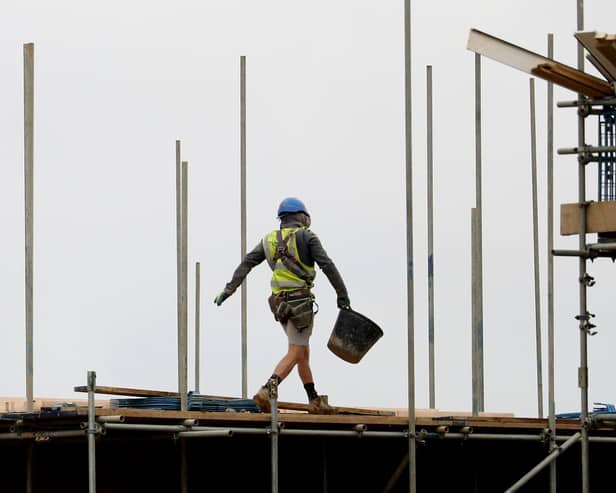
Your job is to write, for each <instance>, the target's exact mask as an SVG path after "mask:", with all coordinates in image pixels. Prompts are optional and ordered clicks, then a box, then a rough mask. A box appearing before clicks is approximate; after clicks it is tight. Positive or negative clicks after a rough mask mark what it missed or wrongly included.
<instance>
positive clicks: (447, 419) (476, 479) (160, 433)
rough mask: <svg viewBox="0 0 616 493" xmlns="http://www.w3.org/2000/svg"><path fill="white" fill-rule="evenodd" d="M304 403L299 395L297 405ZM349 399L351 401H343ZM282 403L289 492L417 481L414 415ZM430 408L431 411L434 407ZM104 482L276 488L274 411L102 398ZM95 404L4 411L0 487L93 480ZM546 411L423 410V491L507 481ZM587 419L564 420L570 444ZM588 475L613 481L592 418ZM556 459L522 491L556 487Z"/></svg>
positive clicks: (148, 488) (528, 463)
mask: <svg viewBox="0 0 616 493" xmlns="http://www.w3.org/2000/svg"><path fill="white" fill-rule="evenodd" d="M300 406H301V405H300ZM342 409H351V408H342ZM358 412H361V413H362V414H352V413H346V414H337V415H312V414H307V413H305V412H302V411H289V410H286V411H284V412H280V413H278V415H277V418H278V424H279V434H278V448H279V455H278V457H279V463H278V484H279V491H281V492H319V491H321V492H373V491H374V492H382V491H396V492H403V491H408V474H409V473H408V444H409V442H408V418H407V417H406V416H399V415H392V414H393V413H392V412H389V411H386V410H380V411H378V410H375V414H370V413H371V411H368V410H358ZM429 413H432V415H431V416H430V415H425V416H423V415H422V414H429ZM95 415H96V430H97V433H96V479H97V489H96V491H97V492H99V493H111V492H113V493H117V492H159V491H160V492H176V491H177V492H180V491H182V481H185V483H184V488H185V489H184V491H190V492H192V491H250V492H252V493H255V492H267V491H271V482H270V477H271V476H270V471H271V437H272V426H271V415H270V414H266V413H248V412H197V411H186V412H181V411H167V410H150V409H130V408H123V409H113V408H106V407H98V408H96V409H95ZM87 421H88V408H87V407H83V406H74V407H61V408H57V409H54V408H43V409H41V410H39V411H37V412H32V413H21V412H18V413H15V412H9V413H5V414H2V415H0V461H1V464H2V466H3V467H2V470H3V474H2V484H3V486H2V491H26V484H27V479H26V478H27V477H28V476H29V477H30V478H31V480H30V481H31V483H30V490H27V491H32V492H71V493H72V492H80V493H81V492H84V491H87V489H88V447H87ZM547 428H548V423H547V420H546V419H533V418H517V417H513V416H489V415H483V416H468V415H462V414H461V415H456V414H449V415H447V414H446V413H442V412H440V413H435V412H432V411H426V412H425V413H423V412H421V411H419V410H418V416H417V418H416V432H417V438H418V443H419V446H418V450H417V485H418V491H456V492H465V491H468V492H475V491H480V492H484V491H485V492H493V491H504V490H506V489H507V488H508V487H509V486H511V485H512V484H513V483H515V482H516V481H517V480H518V479H520V478H521V477H522V476H523V475H524V474H526V473H527V472H528V471H529V470H530V469H531V468H533V467H534V466H535V465H536V464H538V463H539V462H540V461H541V460H543V459H544V458H545V457H546V455H547V453H548V440H547V439H548V435H547V433H548V431H547ZM579 430H580V422H579V420H577V419H559V420H558V421H557V440H558V443H560V444H562V443H563V442H564V441H565V440H567V439H568V438H570V437H571V436H573V435H574V434H575V433H576V432H578V431H579ZM590 437H591V439H590V454H591V457H592V462H591V464H592V467H591V484H595V485H606V484H611V481H612V474H611V470H612V469H611V462H612V459H611V458H612V457H613V450H614V445H615V444H616V443H615V442H616V429H614V428H611V427H607V426H601V427H599V426H593V427H592V428H591V429H590ZM557 471H558V485H559V487H558V491H559V492H561V491H572V492H573V491H576V492H577V491H579V485H580V481H581V467H580V453H579V444H575V445H573V446H572V447H571V448H569V449H568V450H567V451H566V452H564V453H563V454H562V456H561V457H559V459H558V463H557ZM548 486H549V478H548V469H545V470H544V471H543V472H541V473H540V474H539V475H538V476H536V477H535V478H533V479H532V480H531V482H529V483H528V485H527V486H526V487H525V489H522V491H548Z"/></svg>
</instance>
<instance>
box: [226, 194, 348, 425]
mask: <svg viewBox="0 0 616 493" xmlns="http://www.w3.org/2000/svg"><path fill="white" fill-rule="evenodd" d="M278 219H279V220H280V228H279V229H277V230H274V231H272V232H271V233H269V234H267V235H266V236H265V237H264V238H263V240H262V241H260V242H259V244H258V245H257V246H256V247H255V248H253V250H252V251H251V252H249V253H248V254H247V255H246V256H245V257H244V259H243V260H242V262H241V263H240V265H239V266H238V267H237V269H235V272H234V273H233V278H232V279H231V281H230V282H229V283H228V284H227V285H226V286H225V289H223V290H222V292H221V293H220V294H219V295H218V296H216V298H215V300H214V303H216V305H218V306H220V305H221V304H222V302H223V301H225V300H226V299H227V298H228V297H229V296H231V295H232V294H233V293H234V292H235V290H236V289H237V288H238V287H239V286H240V284H242V282H243V280H244V278H245V277H246V276H247V275H248V273H249V272H250V271H251V269H252V268H253V267H255V266H257V265H259V264H260V263H261V262H263V261H264V260H267V262H268V264H269V266H270V268H271V269H272V280H271V288H272V294H271V296H270V297H269V300H268V301H269V305H270V308H271V310H272V313H273V314H274V318H275V319H276V320H277V321H279V322H280V323H281V325H282V328H283V329H284V331H285V333H286V334H287V338H288V340H289V349H288V352H287V354H286V355H285V356H284V357H283V358H282V359H281V360H280V362H279V363H278V364H277V365H276V368H274V373H273V374H272V376H271V379H274V380H275V381H276V382H277V383H278V384H280V382H282V381H283V380H284V379H285V378H286V376H287V375H288V374H289V373H290V372H291V370H293V368H294V367H295V366H296V365H297V370H298V373H299V377H300V379H301V381H302V383H303V384H304V389H305V390H306V394H307V395H308V402H309V405H308V411H309V412H311V413H314V414H329V413H331V412H333V409H332V408H331V407H330V406H329V405H328V403H327V400H326V399H324V398H323V397H322V396H319V394H318V393H317V391H316V390H315V387H314V379H313V377H312V371H311V370H310V361H309V359H310V346H309V340H310V335H311V334H312V326H313V320H314V312H313V304H314V299H315V298H314V295H313V294H312V292H311V291H310V290H311V288H312V287H313V281H314V277H315V274H316V271H315V266H314V264H315V262H316V264H317V265H318V266H319V267H320V268H321V270H322V271H323V272H324V273H325V275H326V276H327V278H328V279H329V282H330V283H331V285H332V286H333V287H334V289H335V290H336V294H337V296H338V301H337V304H338V308H341V309H350V301H349V296H348V294H347V290H346V287H345V285H344V281H343V280H342V277H341V276H340V273H339V272H338V269H337V268H336V266H335V264H334V263H333V262H332V260H331V259H330V258H329V257H328V255H327V253H326V252H325V250H324V249H323V247H322V246H321V241H320V240H319V238H318V237H317V235H316V234H315V233H313V232H312V231H310V230H309V229H308V228H309V227H310V214H309V213H308V209H306V206H305V205H304V203H303V202H302V201H301V200H299V199H297V198H294V197H289V198H286V199H284V200H283V201H282V202H281V203H280V206H279V207H278ZM253 399H254V400H255V402H256V403H257V404H258V406H259V407H260V408H261V410H262V411H263V412H269V411H270V401H269V393H268V390H267V385H264V386H263V387H261V388H260V389H259V391H258V392H257V393H256V394H255V395H254V397H253Z"/></svg>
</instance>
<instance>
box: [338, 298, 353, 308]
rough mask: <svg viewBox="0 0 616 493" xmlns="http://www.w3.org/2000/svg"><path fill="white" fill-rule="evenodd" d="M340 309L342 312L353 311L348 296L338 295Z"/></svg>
mask: <svg viewBox="0 0 616 493" xmlns="http://www.w3.org/2000/svg"><path fill="white" fill-rule="evenodd" d="M338 308H340V309H341V310H350V309H351V300H349V297H348V296H346V295H338Z"/></svg>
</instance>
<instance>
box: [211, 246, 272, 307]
mask: <svg viewBox="0 0 616 493" xmlns="http://www.w3.org/2000/svg"><path fill="white" fill-rule="evenodd" d="M264 260H265V251H264V250H263V245H262V244H261V242H259V244H258V245H257V246H256V247H254V248H253V249H252V250H251V251H250V252H248V253H247V254H246V256H245V257H244V260H242V263H241V264H240V265H238V266H237V269H235V272H234V273H233V277H232V278H231V281H229V282H228V283H227V285H226V286H225V289H223V290H222V291H221V292H220V293H219V294H218V296H216V298H214V303H216V304H217V305H218V306H220V305H222V303H223V301H225V300H226V299H227V298H228V297H229V296H231V295H232V294H233V293H235V290H236V289H237V288H238V287H239V286H240V284H242V282H243V281H244V279H245V278H246V276H247V275H248V273H249V272H250V271H251V270H252V268H253V267H255V266H257V265H259V264H260V263H261V262H263V261H264Z"/></svg>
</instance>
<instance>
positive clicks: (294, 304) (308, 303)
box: [288, 298, 314, 332]
mask: <svg viewBox="0 0 616 493" xmlns="http://www.w3.org/2000/svg"><path fill="white" fill-rule="evenodd" d="M312 303H313V300H312V298H308V299H305V298H304V299H303V300H295V301H289V302H288V304H289V305H290V306H291V313H292V314H291V316H290V317H289V320H290V321H291V322H293V325H295V328H296V329H297V331H298V332H301V331H303V330H304V329H308V328H309V327H312V323H313V320H314V313H313V311H312Z"/></svg>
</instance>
